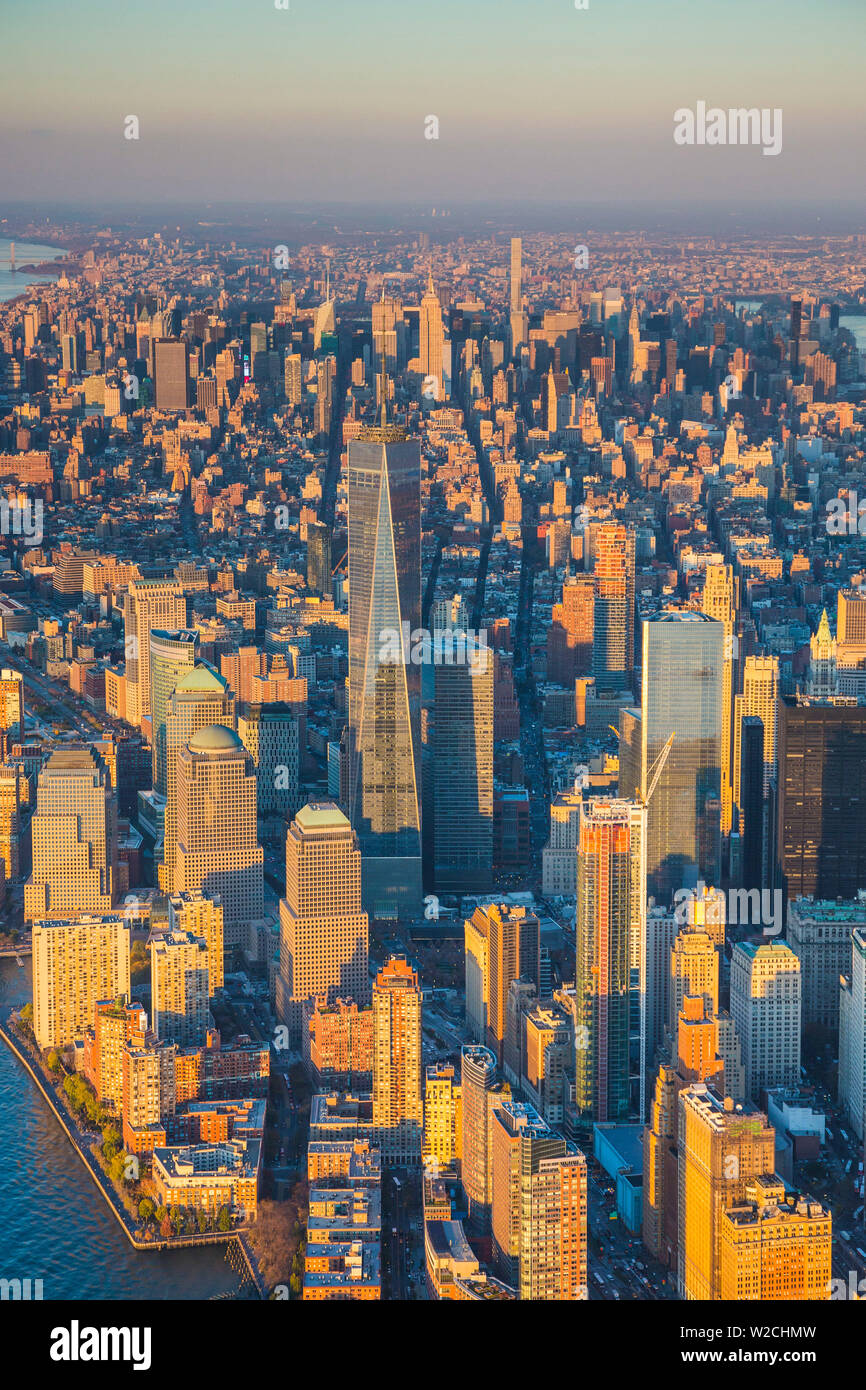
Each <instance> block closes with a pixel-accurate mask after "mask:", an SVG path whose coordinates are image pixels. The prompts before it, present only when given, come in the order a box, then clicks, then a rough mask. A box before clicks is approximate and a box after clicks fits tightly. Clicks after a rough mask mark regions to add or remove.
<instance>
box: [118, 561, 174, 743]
mask: <svg viewBox="0 0 866 1390" xmlns="http://www.w3.org/2000/svg"><path fill="white" fill-rule="evenodd" d="M186 615H187V603H186V599H185V597H184V595H183V592H182V590H181V586H180V584H179V583H178V581H177V580H176V579H134V580H132V581H131V583H130V585H129V588H128V589H127V591H126V594H125V595H124V602H123V618H124V633H125V648H126V718H127V721H128V722H129V723H130V724H134V725H140V724H141V721H142V720H143V719H145V718H147V716H148V715H149V714H150V713H151V685H150V660H151V658H150V634H151V632H153V630H154V628H158V629H160V630H162V631H173V630H176V629H179V628H184V627H185V624H186Z"/></svg>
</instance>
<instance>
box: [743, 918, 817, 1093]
mask: <svg viewBox="0 0 866 1390" xmlns="http://www.w3.org/2000/svg"><path fill="white" fill-rule="evenodd" d="M800 986H801V980H800V962H799V960H798V959H797V957H796V956H795V955H794V952H793V951H792V950H791V948H790V946H789V945H787V943H786V942H784V941H771V942H763V943H761V944H757V943H756V942H754V941H740V942H738V943H737V945H736V946H735V947H734V952H733V955H732V957H731V1013H732V1015H733V1018H734V1023H735V1024H736V1028H737V1032H738V1033H739V1035H740V1042H741V1043H742V1046H743V1065H744V1067H745V1069H746V1094H747V1095H748V1096H750V1097H751V1098H752V1099H753V1100H757V1099H758V1098H759V1097H760V1095H761V1092H762V1091H765V1090H768V1089H769V1088H770V1087H773V1086H794V1085H796V1084H797V1082H798V1081H799V1078H800V1005H801V995H800Z"/></svg>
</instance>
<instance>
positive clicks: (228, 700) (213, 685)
mask: <svg viewBox="0 0 866 1390" xmlns="http://www.w3.org/2000/svg"><path fill="white" fill-rule="evenodd" d="M210 724H222V725H224V726H225V727H226V728H227V729H234V726H235V700H234V695H233V694H232V692H231V690H230V689H229V686H228V682H227V681H226V679H225V677H223V676H220V675H217V673H216V671H215V670H214V668H213V667H212V666H209V665H208V664H207V662H205V661H200V662H198V663H197V664H196V665H195V666H194V667H193V669H192V670H191V671H189V672H188V673H187V674H186V675H183V676H181V678H180V680H179V681H178V683H177V685H176V686H175V688H174V690H173V691H172V693H171V695H170V696H169V699H168V712H167V715H166V721H165V768H166V772H165V777H166V798H165V829H164V834H163V845H162V861H161V863H160V865H159V886H160V888H161V889H162V891H163V892H164V893H172V892H174V890H175V888H176V887H177V881H176V872H177V869H176V863H175V860H176V857H177V796H178V758H179V756H180V753H181V752H182V750H183V749H184V748H186V746H187V744H188V743H189V740H190V739H191V738H192V736H193V735H194V734H195V733H197V732H198V730H199V729H204V728H207V726H208V725H210Z"/></svg>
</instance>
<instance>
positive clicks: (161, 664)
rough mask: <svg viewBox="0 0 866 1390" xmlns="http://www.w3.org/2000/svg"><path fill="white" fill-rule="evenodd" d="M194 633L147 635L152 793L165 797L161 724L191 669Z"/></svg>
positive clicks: (195, 641) (153, 632)
mask: <svg viewBox="0 0 866 1390" xmlns="http://www.w3.org/2000/svg"><path fill="white" fill-rule="evenodd" d="M197 648H198V633H197V632H194V631H192V630H191V629H188V628H174V629H173V630H171V631H166V630H165V629H164V628H152V629H151V632H150V699H151V712H152V720H151V744H152V755H153V790H154V791H155V792H159V794H160V796H165V795H166V773H167V763H166V746H165V722H166V719H167V717H168V701H169V696H170V695H171V693H172V691H173V690H174V688H175V686H176V685H177V683H178V681H179V680H180V678H181V676H183V675H184V674H185V673H186V672H187V671H189V670H191V669H192V668H193V666H195V658H196V651H197Z"/></svg>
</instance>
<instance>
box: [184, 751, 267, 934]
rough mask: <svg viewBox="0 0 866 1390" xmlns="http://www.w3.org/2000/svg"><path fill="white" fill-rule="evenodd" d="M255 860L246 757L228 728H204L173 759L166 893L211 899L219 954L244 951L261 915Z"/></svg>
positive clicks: (260, 858)
mask: <svg viewBox="0 0 866 1390" xmlns="http://www.w3.org/2000/svg"><path fill="white" fill-rule="evenodd" d="M263 863H264V853H263V851H262V848H261V846H260V845H259V843H258V840H257V838H256V778H255V771H254V769H253V765H252V762H251V761H250V757H249V754H248V753H247V752H246V750H245V749H244V746H243V744H242V743H241V741H240V739H239V738H238V736H237V734H236V733H235V732H234V730H233V729H229V728H226V726H225V725H223V724H209V725H206V726H205V727H204V728H203V729H199V730H197V732H196V733H194V734H193V735H192V737H191V738H190V740H189V742H188V743H187V745H186V747H185V748H183V749H181V751H180V753H179V755H178V758H177V851H176V858H175V868H176V873H175V884H174V891H175V892H180V893H183V892H187V893H190V892H195V891H196V890H198V891H200V892H203V893H206V894H207V895H208V896H218V897H219V899H220V902H221V904H222V909H223V929H224V939H225V948H226V950H227V951H228V950H231V949H233V948H234V947H236V946H239V947H241V948H242V949H247V948H248V947H249V945H250V927H251V924H252V923H253V922H257V921H261V919H262V917H263V915H264V880H263V876H262V875H263V867H262V866H263Z"/></svg>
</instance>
